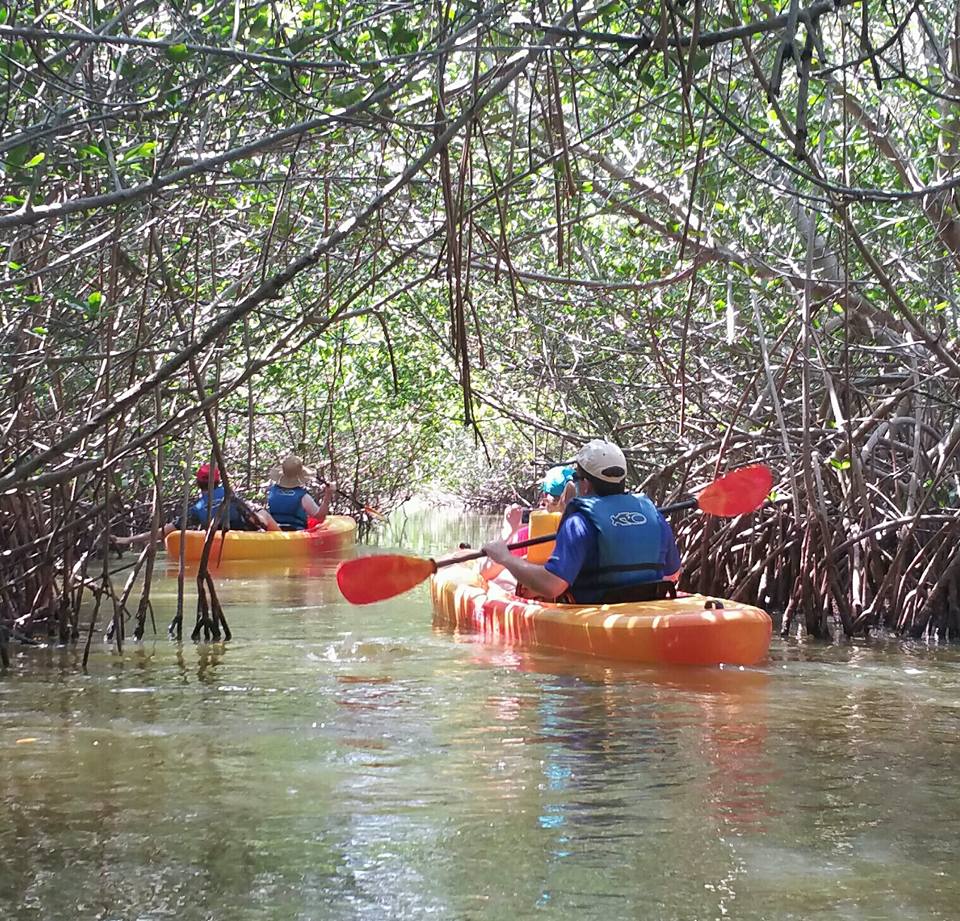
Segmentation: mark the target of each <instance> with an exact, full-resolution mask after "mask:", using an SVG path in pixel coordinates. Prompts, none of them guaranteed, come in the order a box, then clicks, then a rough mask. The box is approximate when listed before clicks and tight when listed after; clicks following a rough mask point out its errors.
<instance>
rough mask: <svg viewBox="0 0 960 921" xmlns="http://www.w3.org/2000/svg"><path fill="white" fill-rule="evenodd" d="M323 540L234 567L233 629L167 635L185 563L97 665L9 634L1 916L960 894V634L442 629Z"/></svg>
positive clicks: (430, 521)
mask: <svg viewBox="0 0 960 921" xmlns="http://www.w3.org/2000/svg"><path fill="white" fill-rule="evenodd" d="M493 527H494V523H493V522H492V521H491V520H489V519H480V518H478V517H476V516H459V515H457V516H453V515H451V516H443V515H442V514H441V513H437V512H434V513H432V514H431V515H430V516H428V517H427V518H417V517H411V518H409V519H407V520H406V521H404V520H403V519H400V520H398V521H397V522H395V523H394V524H393V526H392V529H391V530H390V531H388V532H387V533H386V534H385V535H383V537H382V538H381V540H382V542H383V543H385V544H391V543H393V544H395V545H397V546H400V547H402V548H404V549H405V550H408V551H411V552H418V553H419V552H424V553H436V552H441V551H443V550H445V549H448V548H449V547H451V546H453V545H455V544H456V543H457V542H458V541H459V540H461V539H467V540H469V541H471V542H472V543H474V545H476V544H477V543H479V541H480V540H481V539H482V537H483V535H485V534H487V533H490V532H491V529H492V528H493ZM334 565H335V560H334V561H328V562H326V563H324V562H321V563H314V564H312V565H311V566H310V567H309V569H308V571H307V572H306V573H304V572H302V571H299V570H298V571H288V570H283V569H278V570H276V571H273V572H270V573H267V574H263V573H257V572H250V571H243V570H240V571H236V570H234V571H230V572H228V573H226V574H225V575H224V576H223V577H222V578H221V579H220V581H219V586H220V592H221V595H222V598H223V601H224V603H225V605H226V606H227V615H228V618H229V621H230V625H231V628H232V630H233V633H234V639H233V640H232V641H231V642H229V643H219V644H198V645H195V644H193V643H190V642H185V643H184V644H182V645H177V644H175V643H172V642H170V641H169V640H167V639H166V637H165V635H164V634H163V628H164V626H165V624H166V622H167V620H169V617H170V615H171V613H172V610H173V605H174V598H175V592H176V582H175V579H173V578H171V577H169V576H167V577H165V578H164V579H163V580H161V581H160V582H159V583H158V585H157V588H156V590H155V593H154V604H155V606H156V609H157V617H158V621H160V623H159V624H158V626H159V628H160V630H161V635H160V636H150V637H149V638H148V639H147V640H146V641H145V642H143V643H141V644H135V643H128V644H127V645H125V646H124V649H123V652H122V653H117V652H116V650H115V649H114V648H113V647H111V646H109V645H108V644H95V645H94V652H93V653H92V655H91V659H90V664H89V668H88V670H87V673H86V674H84V673H83V671H82V670H81V668H80V663H81V659H82V649H74V648H59V647H49V648H40V649H27V648H24V647H13V648H12V650H11V652H12V653H13V654H14V663H13V668H12V669H11V671H10V672H8V673H5V674H0V771H2V778H3V781H2V785H0V806H2V814H3V821H2V822H0V905H2V906H3V918H4V919H10V921H20V919H50V921H71V919H91V918H103V919H161V918H172V917H176V918H177V919H180V921H194V919H208V918H216V919H231V921H243V919H254V918H256V919H267V918H269V919H360V918H391V919H414V918H416V919H420V918H424V917H430V916H435V917H442V918H445V919H448V918H449V919H465V921H466V919H471V921H481V919H491V921H492V919H503V918H507V919H510V921H517V919H525V918H537V919H553V918H555V919H570V918H578V919H585V921H592V919H603V921H610V919H620V918H623V919H698V921H704V919H731V918H733V919H758V921H759V919H793V918H796V919H810V918H823V919H828V918H829V919H887V918H889V919H893V918H898V919H899V918H907V919H910V918H917V919H930V918H944V919H946V918H950V919H953V918H956V917H957V909H956V905H957V904H958V902H960V884H958V883H957V881H956V874H955V868H954V863H955V861H954V856H953V855H954V848H955V843H954V834H953V832H954V829H955V828H956V827H957V824H958V821H960V800H958V796H957V792H956V779H955V770H956V766H957V765H958V763H960V759H958V755H960V750H958V743H957V738H958V729H960V656H958V655H957V653H956V652H954V651H953V650H937V649H930V648H927V647H923V646H917V645H914V646H904V645H900V644H896V643H892V644H891V643H888V644H875V645H871V644H867V643H864V644H858V645H852V646H844V647H831V646H816V645H797V644H796V643H783V642H782V641H779V640H775V641H774V646H773V648H772V650H771V657H770V661H769V662H768V663H766V664H765V665H763V666H762V667H760V668H757V669H752V670H738V669H657V668H638V667H630V666H624V665H619V664H611V663H603V662H591V661H588V660H583V659H575V658H569V657H561V656H550V655H543V656H532V655H519V654H516V653H514V652H511V651H510V650H506V649H500V648H492V647H488V646H484V645H481V644H479V643H477V642H474V641H472V640H471V639H470V638H469V637H456V636H452V635H450V634H448V633H443V632H438V631H434V630H433V629H432V628H431V625H430V612H429V600H428V596H427V593H426V590H425V588H420V589H417V590H415V591H413V592H411V593H409V594H408V595H405V596H403V597H401V598H397V599H394V600H391V601H388V602H384V603H381V604H377V605H373V606H370V607H366V608H354V607H351V606H349V605H347V604H345V603H344V602H343V601H342V600H341V599H340V597H339V594H338V592H337V590H336V586H335V583H334V582H333V567H334ZM194 598H195V596H194V595H193V593H192V586H190V584H189V583H188V608H189V606H190V605H191V603H192V602H193V600H194ZM192 616H193V615H192V613H191V614H190V616H189V618H188V624H187V633H189V629H190V627H191V626H192Z"/></svg>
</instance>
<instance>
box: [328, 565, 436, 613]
mask: <svg viewBox="0 0 960 921" xmlns="http://www.w3.org/2000/svg"><path fill="white" fill-rule="evenodd" d="M436 571H437V564H436V563H434V561H433V560H425V559H424V558H423V557H419V556H402V555H400V554H399V553H386V554H383V555H382V556H361V557H357V558H356V559H355V560H344V561H343V562H342V563H340V565H339V566H337V585H338V586H339V588H340V592H341V594H342V595H343V597H344V598H346V599H347V601H349V602H350V603H351V604H372V603H373V602H374V601H383V600H384V599H386V598H392V597H393V596H394V595H401V594H403V593H404V592H406V591H409V590H410V589H411V588H413V587H414V586H415V585H419V584H420V583H421V582H423V580H424V579H426V578H427V577H428V576H431V575H433V574H434V573H435V572H436Z"/></svg>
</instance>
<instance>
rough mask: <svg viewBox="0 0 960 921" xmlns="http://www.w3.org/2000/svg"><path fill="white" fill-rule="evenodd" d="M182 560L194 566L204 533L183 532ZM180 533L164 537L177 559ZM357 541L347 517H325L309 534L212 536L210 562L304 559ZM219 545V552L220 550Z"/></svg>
mask: <svg viewBox="0 0 960 921" xmlns="http://www.w3.org/2000/svg"><path fill="white" fill-rule="evenodd" d="M182 533H183V535H184V537H185V543H184V559H185V560H186V561H187V562H189V563H196V562H197V561H199V559H200V554H201V553H202V552H203V541H204V539H205V538H206V532H205V531H184V532H182ZM180 534H181V532H180V531H171V532H170V533H169V534H168V535H167V539H166V547H167V553H168V554H169V555H170V558H171V559H177V558H179V555H180ZM356 539H357V522H356V521H355V520H354V519H353V518H351V517H350V516H349V515H328V516H327V518H326V520H325V521H324V522H323V524H322V525H320V527H318V528H314V529H313V530H312V531H227V532H226V533H223V532H219V533H217V534H215V535H214V538H213V547H212V548H211V550H210V560H211V562H213V563H218V562H235V561H237V560H285V559H303V558H305V557H309V556H313V555H314V554H318V553H330V552H333V551H337V550H343V549H345V548H347V547H352V546H353V544H354V543H355V542H356ZM221 545H222V549H221Z"/></svg>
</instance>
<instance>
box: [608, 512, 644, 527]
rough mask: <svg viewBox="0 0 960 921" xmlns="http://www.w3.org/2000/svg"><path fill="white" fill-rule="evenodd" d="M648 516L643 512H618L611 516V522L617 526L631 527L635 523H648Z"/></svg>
mask: <svg viewBox="0 0 960 921" xmlns="http://www.w3.org/2000/svg"><path fill="white" fill-rule="evenodd" d="M646 523H647V516H646V515H644V514H643V512H617V514H616V515H611V516H610V524H612V525H613V526H614V527H615V528H629V527H632V526H633V525H638V524H646Z"/></svg>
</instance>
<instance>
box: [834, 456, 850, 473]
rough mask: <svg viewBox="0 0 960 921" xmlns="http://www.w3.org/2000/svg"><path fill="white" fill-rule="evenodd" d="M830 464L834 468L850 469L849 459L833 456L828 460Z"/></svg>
mask: <svg viewBox="0 0 960 921" xmlns="http://www.w3.org/2000/svg"><path fill="white" fill-rule="evenodd" d="M830 466H831V467H833V469H834V470H849V469H850V461H849V460H837V459H836V458H833V459H832V460H831V461H830Z"/></svg>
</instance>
